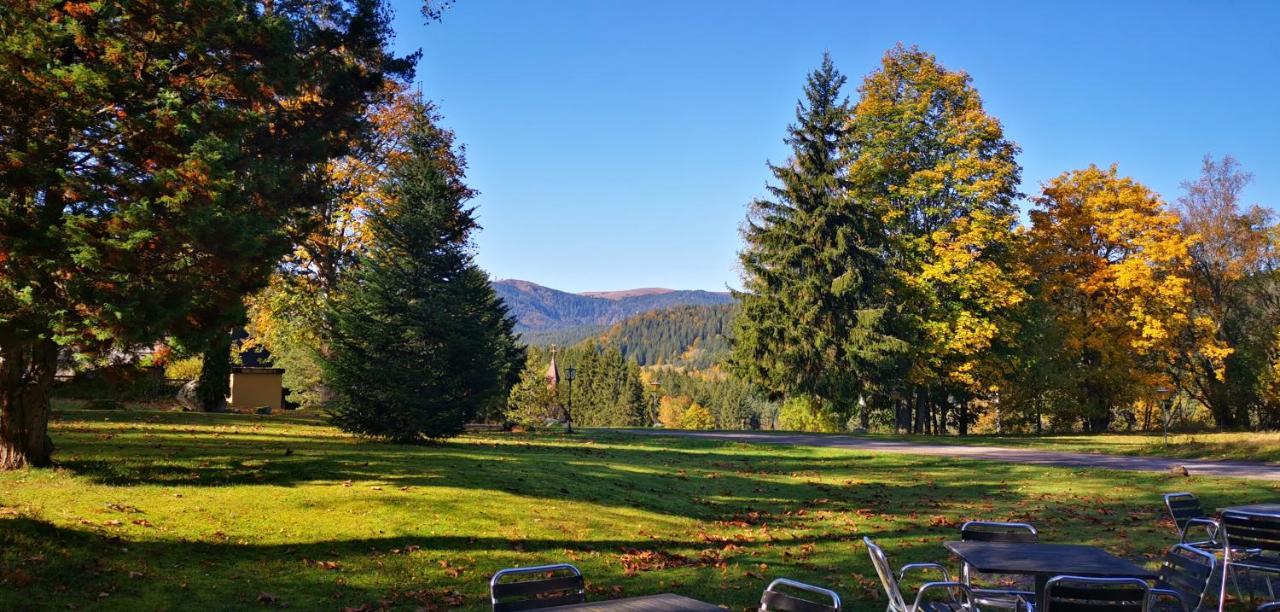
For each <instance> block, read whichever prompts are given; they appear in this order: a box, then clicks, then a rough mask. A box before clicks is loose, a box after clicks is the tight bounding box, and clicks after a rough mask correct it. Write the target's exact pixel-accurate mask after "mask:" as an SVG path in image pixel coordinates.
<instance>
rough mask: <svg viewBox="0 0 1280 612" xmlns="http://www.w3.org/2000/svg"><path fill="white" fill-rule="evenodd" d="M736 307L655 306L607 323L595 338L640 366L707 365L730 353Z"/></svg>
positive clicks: (713, 363)
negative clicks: (616, 322) (662, 307)
mask: <svg viewBox="0 0 1280 612" xmlns="http://www.w3.org/2000/svg"><path fill="white" fill-rule="evenodd" d="M736 310H737V307H736V305H734V304H716V305H712V306H675V307H672V308H664V309H661V310H654V311H652V312H646V313H643V314H640V315H636V316H634V317H631V318H629V319H627V320H625V321H623V322H621V323H618V324H616V325H614V326H613V327H610V328H609V329H608V330H606V331H605V332H604V333H603V334H600V335H599V336H598V337H597V338H596V341H597V342H599V343H601V344H604V345H608V346H617V347H618V348H619V349H620V350H621V351H622V354H623V355H624V356H625V357H627V358H629V359H635V360H636V362H637V363H639V364H640V365H642V366H643V365H657V364H669V365H677V366H683V367H689V368H693V369H704V368H709V367H711V366H713V365H716V364H718V363H720V362H722V361H724V359H725V358H726V357H728V355H729V328H730V326H731V325H732V322H733V316H734V313H735V312H736Z"/></svg>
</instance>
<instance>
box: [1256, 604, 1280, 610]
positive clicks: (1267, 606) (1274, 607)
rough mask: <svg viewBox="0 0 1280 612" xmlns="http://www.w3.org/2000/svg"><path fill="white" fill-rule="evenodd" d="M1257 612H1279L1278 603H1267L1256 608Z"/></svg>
mask: <svg viewBox="0 0 1280 612" xmlns="http://www.w3.org/2000/svg"><path fill="white" fill-rule="evenodd" d="M1257 612H1280V601H1269V602H1267V603H1264V604H1262V605H1260V606H1258V610H1257Z"/></svg>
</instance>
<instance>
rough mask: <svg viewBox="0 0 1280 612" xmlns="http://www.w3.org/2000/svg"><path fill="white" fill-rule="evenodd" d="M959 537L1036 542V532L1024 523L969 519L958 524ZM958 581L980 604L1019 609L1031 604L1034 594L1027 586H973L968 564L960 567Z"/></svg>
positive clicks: (972, 540) (974, 540) (975, 539)
mask: <svg viewBox="0 0 1280 612" xmlns="http://www.w3.org/2000/svg"><path fill="white" fill-rule="evenodd" d="M960 540H961V541H964V542H1015V543H1019V544H1035V543H1036V542H1039V541H1040V534H1039V533H1038V532H1036V528H1035V527H1032V526H1031V525H1028V524H1026V523H999V522H995V521H969V522H966V523H965V524H963V525H961V526H960ZM960 581H961V582H963V583H965V584H966V585H968V586H969V588H971V589H972V590H973V598H974V601H976V602H977V603H978V605H979V606H981V607H988V608H1002V609H1007V610H1022V609H1029V608H1031V607H1032V606H1034V605H1035V594H1034V593H1033V592H1031V591H1030V590H1027V589H1018V588H1011V589H999V588H985V587H974V586H973V569H972V568H971V567H969V564H968V563H965V564H964V565H963V566H961V568H960Z"/></svg>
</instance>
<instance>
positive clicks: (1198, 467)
mask: <svg viewBox="0 0 1280 612" xmlns="http://www.w3.org/2000/svg"><path fill="white" fill-rule="evenodd" d="M615 431H619V432H622V433H629V434H635V435H649V436H679V437H683V438H698V439H703V440H722V441H727V442H746V443H751V444H793V445H799V446H820V447H824V448H845V449H849V450H857V451H873V452H881V453H900V454H905V455H931V456H938V457H958V458H962V459H977V460H981V461H999V462H1003V463H1020V464H1026V465H1051V466H1062V467H1084V468H1098V469H1104V470H1129V471H1134V472H1170V471H1172V470H1173V469H1175V468H1177V467H1178V466H1182V467H1185V468H1186V469H1187V473H1189V474H1190V475H1192V476H1221V477H1228V478H1252V479H1257V480H1280V465H1276V464H1268V463H1254V462H1248V461H1214V460H1207V459H1173V458H1167V457H1136V456H1128V455H1104V454H1100V453H1071V452H1063V451H1051V450H1040V449H1032V448H1009V447H1005V446H969V445H955V444H933V443H920V442H901V441H895V440H877V439H875V438H864V437H860V436H842V435H831V434H823V435H813V434H803V433H765V432H756V431H683V430H663V429H621V430H615Z"/></svg>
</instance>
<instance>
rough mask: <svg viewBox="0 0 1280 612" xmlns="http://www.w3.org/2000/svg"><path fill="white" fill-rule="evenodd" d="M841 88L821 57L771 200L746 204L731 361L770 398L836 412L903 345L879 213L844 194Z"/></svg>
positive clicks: (845, 116) (845, 109) (776, 169)
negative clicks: (802, 399)
mask: <svg viewBox="0 0 1280 612" xmlns="http://www.w3.org/2000/svg"><path fill="white" fill-rule="evenodd" d="M845 80H846V79H845V77H844V75H842V74H840V73H839V72H838V71H837V70H836V68H835V66H834V64H833V63H832V61H831V58H830V56H829V55H824V56H823V59H822V65H821V67H819V68H818V69H817V70H815V71H814V72H813V73H811V74H810V75H809V77H808V80H807V82H806V84H805V87H804V99H803V100H800V101H799V102H797V104H796V123H795V124H793V125H792V126H790V127H789V128H788V137H787V139H786V141H785V142H786V143H787V144H788V145H790V146H791V148H792V151H793V153H792V157H791V159H790V160H789V161H788V163H787V164H785V165H772V164H771V165H770V170H771V171H772V172H773V175H774V177H775V178H776V179H777V181H778V184H777V185H774V186H770V188H769V191H770V193H771V194H772V196H773V197H772V198H771V199H762V200H757V201H755V202H753V203H752V204H751V206H750V211H749V213H748V218H747V222H746V225H745V228H744V230H743V238H744V240H745V241H746V248H745V249H744V250H743V251H742V253H741V254H740V256H739V259H740V261H741V264H742V268H743V272H744V274H743V291H741V292H737V293H736V296H737V298H738V299H739V300H740V303H741V311H740V314H739V316H738V317H737V319H736V322H735V329H734V348H733V354H732V357H731V365H732V366H733V367H734V369H735V370H737V371H738V372H739V373H741V374H742V375H744V376H745V377H746V378H748V379H749V380H751V381H753V382H755V383H757V384H758V385H760V387H761V388H762V389H764V390H765V391H766V392H768V393H769V394H770V395H772V396H775V397H777V396H782V395H788V394H807V395H813V396H816V397H818V398H821V399H822V400H824V401H826V402H831V403H834V404H835V405H836V406H837V407H838V408H841V409H842V411H847V410H848V409H850V408H851V407H852V405H853V403H854V402H856V400H857V397H858V393H859V392H860V391H861V390H862V389H863V384H864V382H866V381H869V380H873V379H874V378H875V374H874V373H875V372H876V371H878V370H879V369H880V368H881V367H883V365H884V364H885V363H886V361H887V357H888V356H889V355H891V354H892V353H893V351H894V350H895V349H896V347H897V346H898V345H899V343H898V342H897V341H896V340H895V339H893V338H892V337H891V336H889V335H887V334H886V333H885V330H886V329H887V327H886V323H887V322H888V318H887V316H886V315H891V314H892V313H890V312H889V311H888V310H887V309H886V307H885V303H886V299H885V295H886V294H885V292H884V291H885V284H884V282H883V281H884V279H885V277H886V270H885V261H884V258H883V254H884V249H883V246H882V240H883V236H884V232H883V229H882V222H881V215H880V213H879V212H877V211H876V210H874V209H873V208H871V207H870V206H868V205H867V203H866V202H864V201H860V200H856V199H853V198H850V197H849V192H848V190H847V188H846V183H845V178H846V176H847V160H846V159H845V158H844V157H843V156H842V153H841V149H842V144H843V142H844V140H845V138H846V126H847V124H848V121H849V113H850V109H849V105H848V102H847V101H846V100H845V99H842V98H841V94H840V88H841V87H842V86H843V85H844V84H845Z"/></svg>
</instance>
